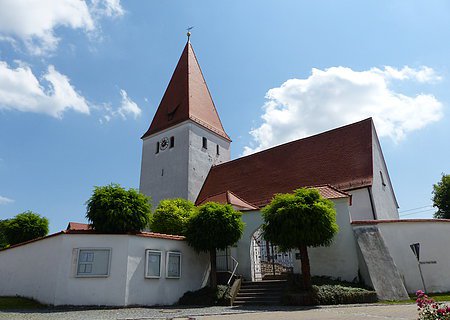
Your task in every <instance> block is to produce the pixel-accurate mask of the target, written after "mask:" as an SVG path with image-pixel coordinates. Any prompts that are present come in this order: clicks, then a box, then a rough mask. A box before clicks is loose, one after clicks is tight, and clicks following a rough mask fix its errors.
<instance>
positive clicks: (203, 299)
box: [178, 285, 231, 306]
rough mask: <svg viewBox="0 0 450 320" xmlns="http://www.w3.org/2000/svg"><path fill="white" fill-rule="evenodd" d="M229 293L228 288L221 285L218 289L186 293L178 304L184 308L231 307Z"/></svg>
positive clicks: (205, 288) (207, 288) (204, 289)
mask: <svg viewBox="0 0 450 320" xmlns="http://www.w3.org/2000/svg"><path fill="white" fill-rule="evenodd" d="M229 293H230V290H229V288H228V286H223V285H219V286H217V288H216V289H213V288H210V287H204V288H201V289H200V290H197V291H188V292H186V293H185V294H184V295H183V296H182V297H181V298H180V300H178V304H179V305H183V306H213V305H230V299H231V297H230V294H229Z"/></svg>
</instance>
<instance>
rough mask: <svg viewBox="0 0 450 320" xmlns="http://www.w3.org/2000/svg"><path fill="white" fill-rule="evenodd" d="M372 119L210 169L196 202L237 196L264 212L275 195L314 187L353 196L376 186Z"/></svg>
mask: <svg viewBox="0 0 450 320" xmlns="http://www.w3.org/2000/svg"><path fill="white" fill-rule="evenodd" d="M372 126H373V123H372V119H371V118H369V119H366V120H363V121H360V122H356V123H353V124H350V125H347V126H343V127H340V128H337V129H334V130H330V131H326V132H323V133H321V134H317V135H314V136H311V137H308V138H304V139H300V140H296V141H292V142H289V143H286V144H283V145H280V146H277V147H274V148H271V149H267V150H264V151H261V152H258V153H255V154H252V155H249V156H245V157H242V158H239V159H236V160H233V161H229V162H226V163H223V164H219V165H217V166H214V167H212V168H211V170H210V172H209V174H208V176H207V178H206V181H205V183H204V184H203V187H202V189H201V190H200V193H199V195H198V197H197V203H201V202H203V200H204V199H206V198H208V197H211V195H216V194H220V193H223V192H225V191H227V190H233V192H235V193H236V194H238V195H239V196H240V197H241V198H243V199H245V200H246V201H248V202H250V203H251V204H252V205H255V206H258V207H261V206H264V205H266V204H267V203H269V202H270V200H271V199H272V197H273V195H274V194H275V193H288V192H292V191H293V190H295V189H297V188H300V187H305V186H314V185H325V184H328V185H332V186H335V187H336V188H338V189H340V190H351V189H356V188H361V187H365V186H370V185H372V177H373V161H372Z"/></svg>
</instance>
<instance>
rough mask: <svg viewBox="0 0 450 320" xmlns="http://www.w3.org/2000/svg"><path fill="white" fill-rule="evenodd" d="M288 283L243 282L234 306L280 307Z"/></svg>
mask: <svg viewBox="0 0 450 320" xmlns="http://www.w3.org/2000/svg"><path fill="white" fill-rule="evenodd" d="M286 283H287V281H286V280H263V281H255V282H251V281H243V282H242V284H241V288H240V289H239V292H238V294H237V296H236V299H235V300H234V302H233V305H234V306H241V305H280V304H281V298H282V296H283V291H284V289H285V287H286Z"/></svg>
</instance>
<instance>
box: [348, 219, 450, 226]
mask: <svg viewBox="0 0 450 320" xmlns="http://www.w3.org/2000/svg"><path fill="white" fill-rule="evenodd" d="M423 222H432V223H450V219H396V220H394V219H392V220H389V219H387V220H354V221H352V222H351V224H352V225H371V224H382V223H423Z"/></svg>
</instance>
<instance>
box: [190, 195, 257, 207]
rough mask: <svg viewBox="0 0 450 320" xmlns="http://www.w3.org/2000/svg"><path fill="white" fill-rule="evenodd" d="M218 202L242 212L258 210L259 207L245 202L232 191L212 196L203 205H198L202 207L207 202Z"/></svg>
mask: <svg viewBox="0 0 450 320" xmlns="http://www.w3.org/2000/svg"><path fill="white" fill-rule="evenodd" d="M210 201H212V202H218V203H223V204H225V203H226V204H231V205H232V206H234V207H236V209H238V210H240V211H246V210H257V209H258V207H256V206H254V205H252V204H251V203H249V202H247V201H245V200H244V199H241V198H239V197H238V196H237V195H235V194H234V193H233V192H231V191H226V192H222V193H219V194H216V195H212V196H210V197H208V198H206V199H205V200H203V201H202V202H201V203H198V205H201V204H203V203H206V202H210Z"/></svg>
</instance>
